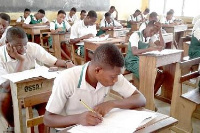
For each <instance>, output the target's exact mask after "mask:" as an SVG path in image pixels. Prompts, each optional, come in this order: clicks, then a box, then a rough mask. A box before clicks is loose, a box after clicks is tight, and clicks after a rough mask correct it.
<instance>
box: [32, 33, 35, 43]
mask: <svg viewBox="0 0 200 133" xmlns="http://www.w3.org/2000/svg"><path fill="white" fill-rule="evenodd" d="M31 38H32V42H35V35H34V34H31Z"/></svg>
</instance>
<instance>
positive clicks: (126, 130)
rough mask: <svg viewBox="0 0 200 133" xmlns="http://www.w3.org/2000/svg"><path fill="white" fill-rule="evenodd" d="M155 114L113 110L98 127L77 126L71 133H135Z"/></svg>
mask: <svg viewBox="0 0 200 133" xmlns="http://www.w3.org/2000/svg"><path fill="white" fill-rule="evenodd" d="M154 116H155V113H153V112H146V111H136V110H125V109H116V108H115V109H113V110H111V111H110V112H109V113H108V114H107V115H106V116H105V117H104V118H103V122H102V123H100V124H98V125H96V126H82V125H77V126H75V127H73V128H71V129H70V130H69V131H68V132H70V133H133V132H134V131H135V130H136V129H137V127H138V126H139V125H140V124H141V123H142V121H143V120H145V119H146V118H150V117H154Z"/></svg>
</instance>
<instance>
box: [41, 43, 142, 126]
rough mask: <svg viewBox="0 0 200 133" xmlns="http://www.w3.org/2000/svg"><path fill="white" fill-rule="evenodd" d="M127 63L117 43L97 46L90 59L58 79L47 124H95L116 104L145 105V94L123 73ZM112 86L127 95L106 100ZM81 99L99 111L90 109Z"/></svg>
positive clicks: (45, 121)
mask: <svg viewBox="0 0 200 133" xmlns="http://www.w3.org/2000/svg"><path fill="white" fill-rule="evenodd" d="M123 66H124V58H123V56H122V54H121V52H120V51H119V49H118V48H117V47H116V46H115V45H113V44H104V45H101V46H99V47H98V48H97V49H96V51H95V52H94V58H93V59H92V60H91V61H90V62H88V63H86V64H85V65H83V66H76V67H73V68H71V69H68V70H66V71H64V72H63V73H62V74H61V75H59V77H57V78H56V79H55V82H54V86H53V91H52V94H51V96H50V98H49V101H48V103H47V106H46V112H45V115H44V123H45V125H46V126H48V127H54V128H65V127H68V126H72V125H76V124H81V125H84V126H95V125H97V124H99V123H101V122H102V120H103V119H102V117H101V116H103V117H104V116H105V115H106V114H107V113H108V112H109V111H110V110H111V109H113V108H121V109H134V108H138V107H142V106H144V105H145V98H144V96H143V95H142V94H141V93H140V92H139V91H138V90H137V89H136V88H135V86H133V85H132V84H131V83H130V82H129V81H127V79H126V78H125V77H123V75H122V74H121V72H122V68H123ZM69 75H70V76H69ZM110 89H113V90H115V91H116V92H118V93H119V94H121V95H122V96H123V97H124V99H121V100H110V101H107V102H103V101H104V98H105V97H106V96H107V95H108V92H109V90H110ZM80 99H81V100H83V101H84V102H85V103H87V104H88V105H89V106H90V107H91V108H92V109H94V111H95V112H96V113H94V112H91V111H88V110H87V108H85V107H84V106H83V105H82V104H81V103H80Z"/></svg>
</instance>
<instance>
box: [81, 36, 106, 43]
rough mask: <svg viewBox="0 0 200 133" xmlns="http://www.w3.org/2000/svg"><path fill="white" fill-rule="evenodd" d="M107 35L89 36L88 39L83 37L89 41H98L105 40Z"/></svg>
mask: <svg viewBox="0 0 200 133" xmlns="http://www.w3.org/2000/svg"><path fill="white" fill-rule="evenodd" d="M108 37H109V35H105V36H104V37H93V38H89V39H84V40H86V41H90V42H100V41H105V40H106V39H108Z"/></svg>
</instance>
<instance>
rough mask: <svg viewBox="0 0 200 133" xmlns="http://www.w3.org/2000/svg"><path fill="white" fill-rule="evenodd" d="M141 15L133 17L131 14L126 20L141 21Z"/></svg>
mask: <svg viewBox="0 0 200 133" xmlns="http://www.w3.org/2000/svg"><path fill="white" fill-rule="evenodd" d="M141 20H142V17H141V15H138V16H137V17H134V16H133V14H132V15H130V16H129V18H128V21H137V22H138V21H141Z"/></svg>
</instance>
